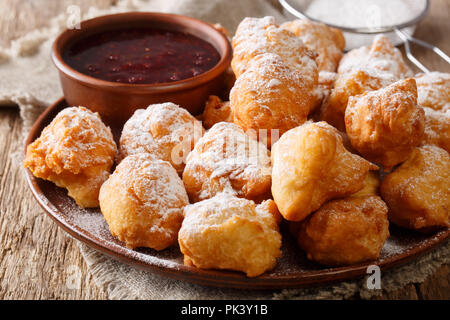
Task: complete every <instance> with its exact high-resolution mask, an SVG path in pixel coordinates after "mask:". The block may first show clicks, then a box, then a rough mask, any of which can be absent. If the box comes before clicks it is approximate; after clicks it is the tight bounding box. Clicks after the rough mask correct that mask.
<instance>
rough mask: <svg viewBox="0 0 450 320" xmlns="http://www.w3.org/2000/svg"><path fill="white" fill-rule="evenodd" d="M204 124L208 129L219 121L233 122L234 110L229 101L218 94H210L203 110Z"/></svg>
mask: <svg viewBox="0 0 450 320" xmlns="http://www.w3.org/2000/svg"><path fill="white" fill-rule="evenodd" d="M202 119H203V125H204V127H205V128H206V129H209V128H211V127H212V126H213V125H215V124H216V123H219V122H233V110H231V104H230V102H229V101H222V99H220V98H219V97H217V96H209V97H208V100H207V101H206V104H205V110H204V111H203V117H202Z"/></svg>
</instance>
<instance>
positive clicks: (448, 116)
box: [422, 107, 450, 152]
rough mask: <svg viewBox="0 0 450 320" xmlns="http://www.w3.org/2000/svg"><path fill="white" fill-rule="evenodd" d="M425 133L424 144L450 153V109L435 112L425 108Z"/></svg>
mask: <svg viewBox="0 0 450 320" xmlns="http://www.w3.org/2000/svg"><path fill="white" fill-rule="evenodd" d="M423 110H424V111H425V132H424V135H423V141H422V144H423V145H426V144H432V145H435V146H438V147H440V148H442V149H444V150H446V151H447V152H450V108H449V109H447V110H446V111H443V110H442V111H435V110H433V109H431V108H427V107H424V108H423Z"/></svg>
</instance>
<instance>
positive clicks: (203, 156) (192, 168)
mask: <svg viewBox="0 0 450 320" xmlns="http://www.w3.org/2000/svg"><path fill="white" fill-rule="evenodd" d="M270 173H271V165H270V152H269V150H267V148H266V147H265V146H264V145H263V144H261V143H259V142H258V141H256V140H254V139H253V138H251V137H250V136H248V135H247V134H246V133H245V132H244V131H243V130H242V129H241V128H240V127H238V126H237V125H235V124H234V123H227V122H220V123H218V124H215V125H214V126H213V127H212V128H211V129H210V130H209V131H208V132H206V134H205V135H204V136H203V137H202V138H201V139H200V140H199V141H198V142H197V144H196V145H195V148H194V150H192V152H191V153H190V154H189V156H188V157H187V162H186V168H185V170H184V172H183V182H184V185H185V186H186V190H187V192H188V194H189V197H190V199H191V200H192V201H193V202H196V201H200V200H204V199H208V198H211V197H213V196H214V195H216V194H217V193H220V192H223V191H226V192H229V193H232V194H235V195H236V196H238V197H243V198H248V199H252V200H255V201H259V200H262V199H268V198H269V193H270V184H271V175H270ZM261 198H262V199H261Z"/></svg>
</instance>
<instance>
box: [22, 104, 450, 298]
mask: <svg viewBox="0 0 450 320" xmlns="http://www.w3.org/2000/svg"><path fill="white" fill-rule="evenodd" d="M64 107H67V103H66V101H65V99H64V97H62V98H60V99H58V100H57V101H56V102H55V103H53V104H52V105H51V106H49V107H48V108H47V109H46V110H45V111H44V112H43V113H42V114H41V115H40V116H39V117H38V118H37V120H36V121H35V123H34V124H33V126H32V128H31V130H30V132H29V134H28V136H27V139H26V142H25V148H24V149H25V154H26V150H27V147H28V145H29V144H30V143H32V142H33V141H34V140H35V139H36V138H37V136H38V134H40V132H41V130H42V129H43V126H44V125H43V123H44V121H46V120H47V118H48V116H49V115H50V114H51V113H53V112H56V111H57V110H58V109H63V108H64ZM24 170H25V176H26V181H27V184H28V186H29V188H30V189H31V192H32V194H33V197H34V198H35V199H36V201H37V202H38V203H39V205H40V206H41V207H42V209H44V211H45V213H46V214H47V215H48V216H49V217H50V218H51V219H52V220H53V221H55V222H56V224H57V225H58V226H59V227H61V228H62V229H63V230H64V231H66V232H67V233H69V234H70V235H71V236H72V237H74V238H75V239H77V240H79V241H81V242H83V243H85V244H86V245H88V246H89V247H91V248H93V249H95V250H96V251H99V252H101V253H103V254H106V255H107V256H109V257H111V258H113V259H115V260H118V261H121V262H124V263H126V264H128V265H131V266H134V267H137V268H139V269H141V270H146V271H151V272H154V273H157V274H159V275H161V276H165V277H168V278H172V279H175V280H181V281H188V282H191V283H195V284H199V285H206V286H212V287H218V288H234V289H252V290H253V289H256V290H280V289H293V288H303V287H307V286H311V287H312V286H318V285H325V284H332V283H336V282H340V281H345V280H354V279H357V278H362V277H364V276H365V275H367V273H366V271H367V268H368V267H369V266H371V265H377V266H379V267H380V269H381V270H382V271H386V270H389V269H392V268H394V267H397V266H400V265H404V264H406V263H408V262H410V261H411V260H413V259H415V258H418V257H420V256H422V255H424V254H426V253H427V252H430V251H431V250H433V249H434V248H436V247H438V246H440V245H441V244H443V243H444V242H445V241H446V240H447V239H448V238H449V236H450V228H447V229H444V230H441V231H438V232H436V233H435V234H433V235H432V236H430V238H429V239H427V240H425V241H426V242H425V243H422V244H420V245H417V246H414V247H412V248H409V249H407V250H406V251H403V252H402V253H400V254H393V255H391V256H389V257H387V258H384V259H381V260H375V261H367V262H363V263H359V264H355V265H351V266H344V267H336V268H333V267H329V268H327V269H321V270H314V271H308V272H297V273H296V274H295V276H294V275H286V276H282V275H277V276H276V278H275V277H274V278H271V277H267V276H265V274H263V275H261V276H259V277H255V278H248V277H246V276H245V275H244V274H243V273H239V272H234V271H226V270H205V269H198V268H195V267H190V266H185V265H181V264H180V265H179V266H177V267H176V268H175V267H174V268H170V267H167V266H161V265H157V264H155V263H150V262H149V263H145V262H143V261H140V260H138V259H136V257H132V256H131V255H130V254H128V253H127V252H126V251H122V252H120V251H121V250H118V249H117V248H115V247H113V246H108V245H107V244H105V243H101V239H98V237H96V236H95V235H93V234H91V233H90V232H88V231H87V230H84V229H82V228H80V227H78V226H77V225H76V224H74V223H71V222H70V221H67V220H65V219H63V218H62V215H61V214H60V212H61V211H59V210H58V209H57V208H56V207H54V205H53V204H52V203H51V201H50V200H49V199H48V198H47V197H45V194H44V193H43V191H42V190H41V188H40V187H39V185H38V179H39V178H36V177H34V176H33V175H32V173H31V172H30V170H29V169H27V168H24Z"/></svg>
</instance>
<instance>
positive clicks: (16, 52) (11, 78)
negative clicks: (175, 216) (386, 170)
mask: <svg viewBox="0 0 450 320" xmlns="http://www.w3.org/2000/svg"><path fill="white" fill-rule="evenodd" d="M123 11H161V12H172V13H179V14H185V15H189V16H193V17H196V18H199V19H202V20H205V21H208V22H214V23H216V22H219V23H221V24H222V25H224V26H225V27H227V28H228V29H229V30H230V31H231V32H234V30H235V28H236V26H237V25H238V23H239V22H240V21H241V20H242V19H243V18H244V17H246V16H265V15H273V16H275V17H276V18H277V19H278V21H283V20H284V17H283V15H282V14H281V13H280V12H279V11H277V10H276V9H275V8H274V7H273V6H271V5H270V2H267V1H264V0H240V1H238V0H149V1H140V0H125V1H124V0H122V1H119V2H118V3H117V4H116V5H115V6H114V7H111V8H109V9H107V10H98V9H96V8H91V9H90V10H89V11H88V12H87V13H86V14H85V15H84V16H83V18H89V17H94V16H98V15H103V14H107V13H111V12H123ZM66 23H67V15H66V14H62V15H60V16H58V17H55V18H54V19H52V20H51V21H50V23H49V26H47V27H45V28H42V29H39V30H35V31H33V32H31V33H29V34H27V35H25V36H23V37H21V38H20V39H17V40H14V41H12V43H11V45H10V47H8V48H1V47H0V105H11V104H14V105H18V106H19V108H20V113H21V116H22V119H23V121H24V137H25V134H26V133H27V132H28V131H29V129H30V127H31V125H32V124H33V122H34V121H35V119H36V118H37V116H38V115H39V114H40V113H41V112H42V111H43V110H44V109H45V107H47V106H49V105H50V104H51V103H53V102H54V101H55V100H57V99H58V98H60V97H61V96H62V91H61V88H60V85H59V80H58V76H57V72H56V69H55V68H54V67H53V65H52V63H51V61H50V48H51V44H52V42H53V40H54V38H55V37H56V35H57V34H58V33H59V32H61V31H62V30H63V29H64V28H65V27H66ZM36 210H38V208H37V207H36ZM79 247H80V250H81V253H82V255H83V257H84V258H85V261H86V264H87V266H88V269H89V271H90V272H91V273H92V275H93V278H94V279H95V282H96V284H97V285H98V286H99V287H100V288H101V289H103V290H104V291H105V293H106V294H107V296H108V297H109V298H110V299H342V298H352V297H355V296H356V297H361V298H371V297H373V296H375V295H380V294H381V293H382V292H383V291H385V292H391V291H394V290H398V289H400V288H402V287H403V286H405V285H406V284H409V283H420V282H423V281H424V280H425V279H426V277H427V276H428V275H430V274H432V273H433V272H434V271H435V270H436V269H437V268H439V267H440V266H441V265H442V264H448V263H450V254H449V253H450V243H449V242H447V243H446V244H445V245H443V246H441V247H440V248H438V249H437V250H434V251H433V252H431V253H428V254H426V255H425V256H422V257H421V258H419V259H416V260H415V261H413V262H412V263H409V264H407V265H405V266H402V267H399V268H396V269H394V270H392V271H388V272H385V273H383V274H382V290H368V289H367V287H366V285H365V284H366V281H365V279H361V280H356V281H347V282H342V283H339V284H337V285H333V286H329V287H320V288H307V289H295V290H279V291H276V292H270V291H246V290H233V289H217V288H209V287H202V286H198V285H192V284H189V283H186V282H181V281H175V280H170V279H167V278H164V277H160V276H157V275H155V274H152V273H149V272H144V271H140V270H136V269H134V268H133V267H130V266H128V265H125V264H122V263H119V262H116V261H114V260H112V259H110V258H108V257H106V256H104V255H103V254H101V253H98V252H96V251H94V250H93V249H91V248H89V247H87V246H85V245H83V244H81V243H80V246H79Z"/></svg>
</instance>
